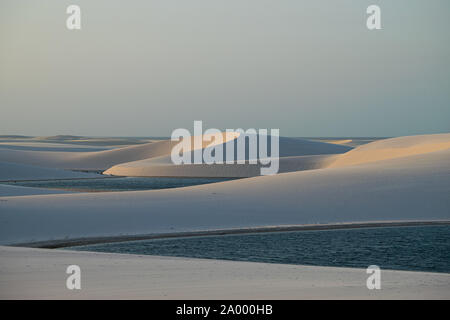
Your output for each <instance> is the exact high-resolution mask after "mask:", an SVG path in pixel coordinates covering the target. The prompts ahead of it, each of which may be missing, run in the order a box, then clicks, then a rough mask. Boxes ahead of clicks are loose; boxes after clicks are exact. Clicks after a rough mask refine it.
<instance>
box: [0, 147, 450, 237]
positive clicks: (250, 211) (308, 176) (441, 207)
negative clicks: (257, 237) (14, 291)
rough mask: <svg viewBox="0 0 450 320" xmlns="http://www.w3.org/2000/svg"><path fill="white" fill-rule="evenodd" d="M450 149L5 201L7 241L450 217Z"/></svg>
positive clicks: (2, 231) (2, 228)
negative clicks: (181, 184) (191, 183)
mask: <svg viewBox="0 0 450 320" xmlns="http://www.w3.org/2000/svg"><path fill="white" fill-rule="evenodd" d="M449 160H450V150H443V151H436V152H431V153H427V154H420V155H413V156H408V157H403V158H397V159H389V160H383V161H378V162H373V163H367V164H362V165H357V166H348V167H342V168H327V169H318V170H309V171H299V172H291V173H285V174H279V175H275V176H261V177H254V178H248V179H242V180H234V181H228V182H222V183H216V184H209V185H202V186H195V187H187V188H179V189H171V190H154V191H139V192H121V193H95V194H69V195H42V196H23V197H12V198H8V197H3V198H2V199H4V200H6V201H2V202H0V209H1V210H0V243H2V244H6V243H20V242H30V241H40V240H42V241H43V240H52V239H63V238H79V237H94V236H115V235H121V234H146V233H156V232H177V231H192V230H208V229H225V228H243V227H255V226H270V225H292V224H316V223H338V222H352V221H386V220H388V221H391V220H400V221H401V220H449V219H450V210H449V208H450V198H449V196H448V195H449V194H450V180H449V176H450V161H449Z"/></svg>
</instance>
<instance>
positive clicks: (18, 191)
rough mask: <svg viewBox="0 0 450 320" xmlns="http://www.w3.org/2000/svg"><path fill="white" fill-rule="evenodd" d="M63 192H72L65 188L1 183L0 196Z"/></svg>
mask: <svg viewBox="0 0 450 320" xmlns="http://www.w3.org/2000/svg"><path fill="white" fill-rule="evenodd" d="M61 193H70V192H69V191H63V190H54V189H44V188H32V187H21V186H12V185H5V184H0V198H1V197H12V196H29V195H37V194H61ZM0 201H2V200H0Z"/></svg>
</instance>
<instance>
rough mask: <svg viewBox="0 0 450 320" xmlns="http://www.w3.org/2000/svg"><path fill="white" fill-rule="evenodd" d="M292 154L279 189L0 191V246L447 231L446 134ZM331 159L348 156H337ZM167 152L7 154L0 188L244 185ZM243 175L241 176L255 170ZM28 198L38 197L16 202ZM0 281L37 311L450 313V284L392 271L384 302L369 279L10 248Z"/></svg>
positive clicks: (6, 294)
mask: <svg viewBox="0 0 450 320" xmlns="http://www.w3.org/2000/svg"><path fill="white" fill-rule="evenodd" d="M45 141H47V140H45ZM285 142H287V143H286V144H285V146H288V148H286V149H284V151H283V155H282V158H281V160H280V162H281V163H285V167H284V168H287V167H286V164H287V165H288V167H289V166H290V168H288V169H286V171H287V172H285V173H281V174H278V175H274V176H256V177H252V178H246V179H240V180H233V181H227V182H221V183H215V184H209V185H200V186H192V187H186V188H177V189H167V190H151V191H131V192H115V193H71V194H34V193H35V192H36V193H37V192H38V190H31V189H28V188H18V187H12V188H11V187H4V186H2V187H1V188H0V192H1V190H2V188H3V190H6V191H5V193H6V192H9V193H6V194H9V195H11V194H12V195H14V196H1V195H0V244H21V243H29V242H36V241H55V240H64V239H65V240H70V239H77V238H92V237H117V236H124V235H131V236H133V235H145V234H158V233H176V232H191V231H207V230H216V229H221V230H229V229H235V228H255V227H269V226H280V227H283V226H289V225H315V224H335V223H353V222H361V223H368V222H383V221H393V220H395V221H398V222H406V221H418V222H420V221H431V220H433V221H449V220H450V198H449V196H448V195H449V194H450V179H449V177H450V134H441V135H425V136H415V137H402V138H393V139H385V140H379V141H376V142H372V143H369V144H367V145H362V146H358V147H356V148H354V149H352V150H350V148H349V147H345V146H342V145H339V144H326V143H325V144H315V142H314V141H313V142H310V141H305V140H298V141H295V139H288V140H285ZM311 143H312V144H311ZM330 146H333V147H334V148H336V147H337V148H342V147H344V148H347V149H346V150H345V151H344V150H343V149H340V150H337V149H334V151H333V149H331V148H330ZM47 147H48V146H47ZM171 147H172V142H170V141H156V142H150V143H144V144H139V145H134V146H127V147H120V148H116V147H114V148H111V149H109V150H103V151H87V152H79V151H73V150H72V151H69V150H65V151H61V150H59V151H57V152H54V151H43V150H14V149H11V148H0V161H1V163H2V165H3V168H7V170H5V169H3V171H2V170H0V176H1V175H2V174H3V175H4V176H6V175H7V174H9V175H19V174H22V175H23V178H26V176H29V175H36V176H45V175H49V174H56V172H58V174H62V172H63V173H64V174H67V172H70V171H64V170H57V169H72V170H73V169H76V168H83V169H99V168H103V169H105V168H106V169H109V170H110V171H109V173H111V174H127V173H131V174H137V175H139V174H142V175H152V174H155V173H154V171H152V170H155V168H158V166H160V167H159V168H162V167H163V166H166V167H167V168H164V170H167V172H169V171H170V170H172V171H171V172H175V171H176V170H179V174H180V175H185V176H189V175H193V174H197V173H201V174H208V175H221V174H223V173H222V172H221V171H220V170H222V171H224V173H225V174H236V172H237V170H238V169H233V168H231V169H224V168H223V166H216V167H214V166H213V167H210V168H208V169H204V168H200V169H198V168H195V167H192V166H181V167H179V168H176V169H174V168H173V166H171V165H170V164H168V163H167V156H168V154H169V153H170V150H171ZM349 150H350V151H349ZM7 162H9V163H11V162H14V164H13V165H11V164H6V165H5V163H7ZM29 165H34V166H36V167H31V168H30V167H27V166H29ZM8 166H9V167H8ZM111 167H112V168H111ZM1 168H2V167H1V166H0V169H1ZM26 168H28V169H30V170H29V171H27V170H25V169H26ZM43 168H50V169H49V170H50V171H45V170H43ZM116 170H119V171H120V170H125V171H120V172H119V171H116ZM173 170H175V171H173ZM196 170H198V171H196ZM242 170H244V173H241V174H242V175H243V176H245V174H248V172H249V171H250V170H254V168H251V169H249V168H244V169H242ZM283 170H285V169H283ZM290 170H292V171H290ZM44 171H45V172H44ZM27 172H28V173H27ZM25 173H26V174H25ZM76 174H78V173H76ZM14 188H16V190H12V189H14ZM25 189H28V190H30V191H25ZM27 192H31V193H32V194H31V195H21V193H22V194H27ZM69 264H79V265H80V266H81V267H82V269H83V270H86V271H85V272H84V274H85V275H84V277H85V278H84V279H85V280H84V281H85V282H83V283H84V285H82V286H83V289H82V290H81V291H80V292H72V291H68V290H66V289H65V287H64V282H65V276H66V275H65V267H66V266H67V265H69ZM0 270H1V272H0V287H1V288H2V289H1V290H0V297H3V298H33V299H34V298H75V299H77V298H156V299H158V298H191V299H194V298H195V299H197V298H210V299H211V298H212V299H215V298H217V299H228V298H233V299H239V298H255V299H258V298H267V299H277V298H286V299H299V298H325V299H327V298H338V299H341V298H342V299H344V298H362V299H363V298H364V299H365V298H375V299H393V298H411V299H416V298H444V299H448V298H449V289H448V288H449V284H450V283H449V281H450V280H449V277H450V276H449V274H433V273H421V272H398V271H392V272H390V271H384V272H383V279H384V280H383V289H382V290H380V291H369V290H367V289H366V287H365V279H366V277H367V275H366V273H365V270H363V269H346V268H322V267H304V266H290V265H275V264H261V263H246V262H230V261H228V262H227V261H216V260H200V259H177V258H162V257H149V256H146V257H142V256H126V255H117V254H99V253H86V252H78V253H77V252H65V251H59V250H56V251H50V250H42V249H25V248H8V247H1V248H0ZM3 288H7V289H6V290H5V289H3Z"/></svg>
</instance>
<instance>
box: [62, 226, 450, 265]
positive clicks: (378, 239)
mask: <svg viewBox="0 0 450 320" xmlns="http://www.w3.org/2000/svg"><path fill="white" fill-rule="evenodd" d="M70 249H73V250H84V251H99V252H112V253H131V254H146V255H161V256H177V257H193V258H210V259H225V260H239V261H256V262H269V263H286V264H299V265H317V266H336V267H359V268H367V267H368V266H369V265H373V264H374V265H378V266H380V267H381V268H382V269H396V270H415V271H432V272H447V273H448V272H450V226H420V227H388V228H387V227H385V228H366V229H348V230H327V231H296V232H279V233H265V234H246V235H227V236H203V237H193V238H175V239H157V240H144V241H130V242H121V243H110V244H99V245H88V246H79V247H72V248H70Z"/></svg>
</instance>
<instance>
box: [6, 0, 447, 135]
mask: <svg viewBox="0 0 450 320" xmlns="http://www.w3.org/2000/svg"><path fill="white" fill-rule="evenodd" d="M71 4H76V5H79V6H80V8H81V30H68V29H67V28H66V19H67V18H68V14H66V8H67V7H68V6H69V5H71ZM371 4H376V5H378V6H380V8H381V25H382V29H381V30H372V31H371V30H368V29H367V27H366V19H367V17H368V15H367V13H366V8H367V7H368V6H369V5H371ZM449 12H450V1H448V0H429V1H423V0H396V1H392V0H386V1H385V0H370V1H366V0H339V1H336V0H281V1H273V0H226V1H225V0H220V1H219V0H188V1H187V0H177V1H175V0H133V1H121V0H96V1H88V0H87V1H77V0H71V1H66V0H40V1H35V0H2V1H1V2H0V134H3V135H7V134H23V135H57V134H71V135H84V136H170V134H171V132H172V131H173V130H174V129H176V128H187V129H189V130H191V131H192V130H193V121H194V120H202V121H203V126H204V128H205V129H206V128H219V129H227V128H228V129H236V128H243V129H248V128H268V129H271V128H278V129H280V135H281V136H302V137H314V136H315V137H345V136H381V137H387V136H401V135H415V134H427V133H441V132H450V41H449V34H448V31H449V30H450V19H449V18H448V13H449Z"/></svg>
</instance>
